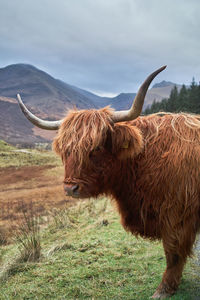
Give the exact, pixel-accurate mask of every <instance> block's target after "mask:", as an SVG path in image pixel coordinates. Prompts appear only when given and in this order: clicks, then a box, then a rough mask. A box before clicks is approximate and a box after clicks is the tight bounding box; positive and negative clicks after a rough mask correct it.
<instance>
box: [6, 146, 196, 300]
mask: <svg viewBox="0 0 200 300" xmlns="http://www.w3.org/2000/svg"><path fill="white" fill-rule="evenodd" d="M6 147H7V146H6ZM8 147H9V146H8ZM11 150H13V149H8V148H7V149H6V151H7V153H8V156H9V153H12V151H11ZM2 152H3V151H2ZM41 154H43V153H41ZM21 155H24V153H21ZM37 155H38V156H40V153H39V152H38V154H37ZM45 156H48V157H51V158H49V160H48V165H49V164H50V165H52V166H53V167H52V168H46V169H37V168H41V167H45V166H46V164H45V163H44V165H42V166H41V165H40V163H38V165H37V164H36V165H35V164H33V165H31V164H30V165H29V163H30V160H29V159H28V161H27V163H25V162H24V163H23V164H22V165H21V167H20V166H18V167H17V168H16V166H15V165H12V168H15V169H12V170H13V171H14V170H15V171H17V170H20V169H21V170H25V171H23V172H26V171H27V172H28V170H29V167H30V168H33V169H34V168H35V167H36V170H43V171H42V172H43V173H42V176H40V173H37V172H36V173H34V178H33V179H31V178H30V177H29V176H28V178H27V180H26V181H24V177H21V179H20V178H19V180H18V181H15V182H13V183H10V182H9V184H8V187H9V188H10V189H12V188H13V189H14V190H13V191H14V192H13V193H17V191H20V192H21V193H22V194H21V197H22V196H23V197H24V201H25V198H26V197H27V201H28V200H30V201H32V202H33V203H35V204H34V205H37V204H38V202H37V201H36V200H37V199H35V194H34V193H36V191H37V192H38V194H37V193H36V195H37V196H38V195H39V192H40V189H41V195H40V198H39V203H41V202H42V201H43V203H45V202H46V201H47V202H48V197H53V198H54V199H52V201H50V202H48V205H46V204H43V206H44V209H43V210H41V211H37V210H33V211H31V213H33V219H34V220H37V221H38V222H36V225H34V224H35V223H34V224H33V226H32V227H31V226H30V227H29V225H30V224H29V223H28V222H29V221H28V222H27V220H26V219H25V218H24V215H23V214H22V212H20V213H21V214H20V216H21V221H22V222H21V223H20V224H19V228H18V230H17V229H16V232H15V233H14V234H13V235H12V239H11V240H10V243H7V244H6V243H4V244H2V245H1V246H0V264H1V270H0V299H9V300H10V299H19V300H21V299H24V300H25V299H39V300H40V299H41V300H42V299H45V300H46V299H67V300H68V299H69V300H71V299H94V300H97V299H109V300H110V299H114V300H115V299H116V300H118V299H119V300H121V299H128V300H134V299H137V300H143V299H144V300H145V299H149V298H150V297H151V295H152V294H153V293H154V291H155V289H156V287H157V286H158V284H159V282H160V280H161V277H162V273H163V271H164V269H165V258H164V253H163V249H162V245H161V243H160V242H150V241H148V240H143V239H141V238H138V239H137V238H135V237H133V236H132V235H131V234H128V233H127V232H125V231H124V230H123V228H122V227H121V225H120V220H119V216H118V214H117V212H116V211H115V207H114V206H113V205H111V204H110V201H109V200H107V199H105V198H102V199H98V200H93V199H91V200H86V201H84V202H77V203H76V205H74V206H72V207H70V208H69V207H68V202H64V203H62V204H61V202H60V200H61V198H60V197H61V196H60V195H61V191H62V184H61V183H62V179H61V164H60V163H59V162H58V160H57V158H55V157H54V155H53V154H52V153H49V152H47V153H45ZM40 159H41V161H42V164H43V160H42V158H39V161H40ZM23 161H25V159H24V158H23ZM26 167H28V169H23V168H26ZM6 169H9V168H6ZM6 169H5V167H4V168H3V170H4V171H5V170H6ZM0 170H1V168H0ZM6 174H8V173H6ZM14 174H15V173H13V176H14ZM55 174H58V175H55ZM30 175H31V174H30ZM38 176H39V179H38ZM22 181H23V182H22ZM24 182H25V183H24ZM53 182H55V183H56V184H55V185H53V188H51V185H52V184H53ZM0 183H1V182H0ZM30 185H31V188H30V191H29V193H25V192H26V189H27V186H30ZM40 185H43V186H40ZM0 186H1V187H3V188H4V194H3V195H4V201H8V198H9V197H11V194H10V192H11V191H10V190H9V188H8V189H7V190H5V184H2V185H0ZM57 186H59V190H57V191H56V187H57ZM54 190H55V192H54ZM51 192H52V193H53V192H54V193H53V196H52V195H51V196H50V193H51ZM1 193H2V191H1ZM1 193H0V195H1ZM6 195H8V196H6ZM18 196H19V198H17V197H16V196H15V198H14V196H13V198H9V199H10V200H9V201H11V202H12V201H16V202H17V201H19V199H20V195H18ZM6 197H7V200H6ZM62 197H63V194H62ZM36 198H37V197H36ZM14 199H15V200H14ZM1 201H2V200H1ZM34 201H35V202H34ZM28 207H30V206H28ZM34 207H35V206H34ZM10 209H12V207H11V208H10ZM40 212H41V213H40ZM44 212H46V213H44ZM13 213H14V212H13ZM27 213H29V211H28V212H27ZM30 220H31V219H30ZM7 221H8V219H4V220H2V219H1V222H2V223H1V224H2V226H3V225H4V224H7V223H6V222H7ZM27 223H28V224H27ZM23 226H25V227H28V231H27V232H26V229H24V228H25V227H23ZM24 245H25V246H27V247H28V250H33V248H34V247H35V248H37V249H38V253H39V255H38V256H37V257H36V259H29V258H31V256H30V257H28V256H27V255H26V257H25V256H24ZM194 264H195V260H192V259H190V260H189V261H188V263H187V266H186V268H185V271H184V274H183V279H182V281H181V285H180V288H179V290H178V292H177V294H176V295H174V296H173V297H172V298H171V299H180V300H182V299H185V300H187V299H188V300H189V299H196V300H197V299H200V297H199V296H200V266H197V265H196V266H194Z"/></svg>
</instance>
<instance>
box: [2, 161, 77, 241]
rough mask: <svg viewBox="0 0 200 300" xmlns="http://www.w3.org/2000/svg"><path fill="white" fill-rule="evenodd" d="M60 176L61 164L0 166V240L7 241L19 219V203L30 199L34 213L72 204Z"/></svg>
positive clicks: (21, 213) (20, 207) (25, 204)
mask: <svg viewBox="0 0 200 300" xmlns="http://www.w3.org/2000/svg"><path fill="white" fill-rule="evenodd" d="M62 180H63V167H62V166H56V167H55V166H54V167H52V166H26V167H21V168H18V169H17V168H14V167H9V168H1V169H0V242H1V241H2V243H5V242H7V241H8V240H9V237H10V236H11V234H12V231H13V230H15V229H16V227H17V226H18V225H19V222H22V220H23V209H22V206H27V207H28V206H29V205H30V203H32V204H33V209H34V214H35V215H36V216H38V215H47V214H48V211H49V210H51V209H52V208H61V207H66V206H69V205H72V204H73V202H74V200H72V199H70V198H66V197H65V195H64V192H63V187H62ZM22 203H23V205H22ZM20 220H21V221H20ZM1 228H2V230H1ZM5 237H6V238H5Z"/></svg>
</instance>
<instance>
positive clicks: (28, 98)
mask: <svg viewBox="0 0 200 300" xmlns="http://www.w3.org/2000/svg"><path fill="white" fill-rule="evenodd" d="M160 84H161V85H160ZM160 84H159V83H158V84H155V85H154V86H153V88H152V89H150V90H149V91H148V93H147V96H146V99H145V105H144V108H145V107H147V106H148V105H151V103H152V102H153V100H154V99H155V100H156V101H161V100H162V98H165V97H167V96H169V93H170V91H171V89H172V88H173V86H174V85H175V84H173V83H172V84H171V85H166V84H165V81H163V82H161V83H160ZM162 85H164V86H163V87H162ZM17 93H20V94H21V96H22V99H23V101H24V103H25V104H26V105H27V106H28V108H29V109H30V110H31V111H32V112H33V113H34V114H37V115H38V116H39V117H41V118H44V119H49V120H56V119H60V118H63V117H64V116H65V115H66V112H67V110H69V109H73V108H74V107H76V108H77V109H90V108H97V109H98V108H100V107H104V106H107V105H110V106H111V107H113V108H114V109H116V110H124V109H129V108H130V106H131V104H132V102H133V99H134V97H135V95H136V94H135V93H120V94H119V95H117V96H115V97H112V98H111V97H100V96H98V95H95V94H93V93H92V92H89V91H86V90H84V89H81V88H78V87H75V86H73V85H70V84H68V83H65V82H63V81H62V80H59V79H55V78H53V77H52V76H51V75H49V74H48V73H46V72H44V71H42V70H40V69H38V68H36V67H35V66H33V65H29V64H24V63H21V64H14V65H9V66H6V67H4V68H0V128H1V130H0V138H1V139H4V140H5V141H7V142H10V143H15V144H16V143H20V142H28V143H31V141H33V142H34V143H35V142H44V141H49V140H51V139H52V137H50V135H49V134H47V133H45V131H41V130H36V129H35V127H34V126H33V125H32V124H30V123H29V125H28V121H26V120H25V119H24V116H23V115H22V113H21V112H20V109H19V107H18V105H17V102H16V100H15V97H16V94H17ZM9 121H10V124H9ZM22 124H23V125H24V126H21V125H22ZM8 128H9V130H8Z"/></svg>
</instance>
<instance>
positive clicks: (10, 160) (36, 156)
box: [0, 140, 60, 168]
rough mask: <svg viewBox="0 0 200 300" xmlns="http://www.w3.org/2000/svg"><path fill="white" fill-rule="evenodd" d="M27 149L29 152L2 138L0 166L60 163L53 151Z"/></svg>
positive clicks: (0, 142)
mask: <svg viewBox="0 0 200 300" xmlns="http://www.w3.org/2000/svg"><path fill="white" fill-rule="evenodd" d="M25 151H27V153H25V152H21V151H20V149H17V148H16V147H14V146H11V145H9V144H7V143H6V142H4V141H2V140H0V168H5V167H17V168H18V167H22V166H37V165H46V164H51V165H59V164H60V159H59V158H58V157H57V156H56V155H55V154H54V153H53V152H52V151H44V150H36V149H26V150H25Z"/></svg>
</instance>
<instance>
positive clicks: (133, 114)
mask: <svg viewBox="0 0 200 300" xmlns="http://www.w3.org/2000/svg"><path fill="white" fill-rule="evenodd" d="M166 67H167V66H163V67H162V68H160V69H158V70H156V71H155V72H153V73H152V74H151V75H149V76H148V77H147V79H146V80H145V81H144V83H143V84H142V85H141V87H140V89H139V91H138V93H137V95H136V96H135V99H134V101H133V104H132V106H131V108H130V109H129V110H123V111H115V112H114V114H113V117H112V119H113V122H114V123H117V122H123V121H131V120H134V119H136V118H137V117H138V116H139V115H140V113H141V111H142V107H143V104H144V98H145V96H146V93H147V90H148V87H149V85H150V84H151V82H152V80H153V79H154V78H155V77H156V75H158V74H159V73H160V72H162V71H163V70H164V69H165V68H166Z"/></svg>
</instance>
